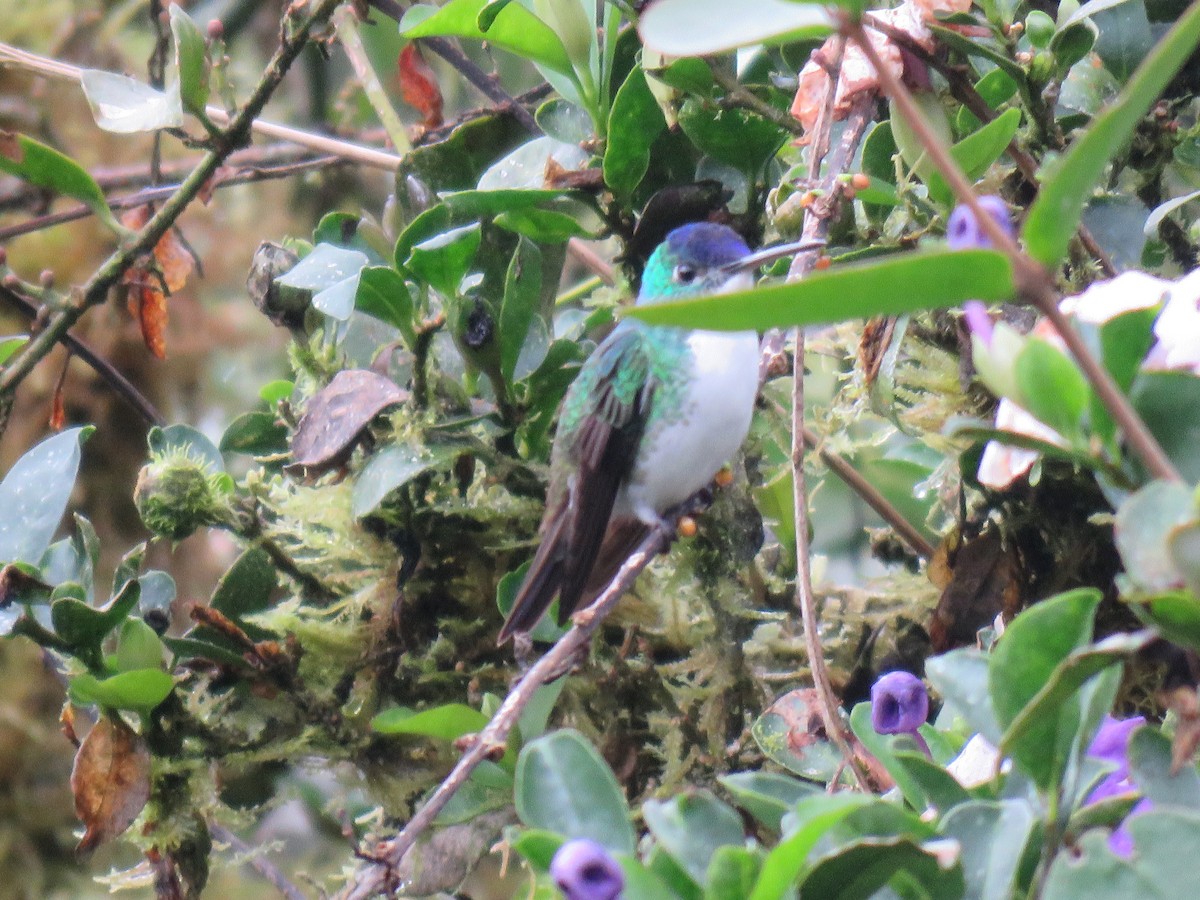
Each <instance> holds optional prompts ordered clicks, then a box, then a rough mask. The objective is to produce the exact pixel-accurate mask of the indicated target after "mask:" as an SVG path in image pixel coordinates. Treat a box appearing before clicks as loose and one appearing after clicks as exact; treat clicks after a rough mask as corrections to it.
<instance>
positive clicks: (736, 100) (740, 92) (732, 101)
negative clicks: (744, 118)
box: [705, 59, 804, 135]
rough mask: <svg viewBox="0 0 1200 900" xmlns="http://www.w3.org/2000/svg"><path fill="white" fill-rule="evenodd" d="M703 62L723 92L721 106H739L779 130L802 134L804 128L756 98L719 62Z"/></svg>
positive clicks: (783, 111)
mask: <svg viewBox="0 0 1200 900" xmlns="http://www.w3.org/2000/svg"><path fill="white" fill-rule="evenodd" d="M705 61H706V62H707V63H708V68H709V71H711V72H712V76H713V81H715V82H716V83H717V84H719V85H720V86H721V89H722V90H723V91H725V97H724V99H723V100H722V101H721V105H722V106H729V107H738V106H740V107H741V108H742V109H747V110H749V111H750V112H752V113H755V114H756V115H759V116H762V117H763V118H764V119H766V120H768V121H769V122H773V123H775V124H776V125H778V126H779V127H780V128H783V129H784V130H786V131H789V132H791V133H792V134H794V135H801V134H804V127H803V126H802V125H801V124H800V123H799V122H797V121H796V120H795V119H794V118H793V117H792V116H791V115H790V114H789V113H788V112H787V111H786V110H782V109H779V108H777V107H774V106H772V105H771V104H770V103H768V102H767V101H766V100H763V99H762V98H761V97H758V96H756V95H755V94H754V93H753V92H752V91H750V90H749V89H748V88H747V87H746V86H745V85H743V84H742V83H741V82H740V81H738V80H737V77H736V76H734V75H732V74H731V73H730V72H729V71H727V70H726V68H725V67H724V66H722V65H721V63H720V62H719V61H717V60H715V59H708V60H705Z"/></svg>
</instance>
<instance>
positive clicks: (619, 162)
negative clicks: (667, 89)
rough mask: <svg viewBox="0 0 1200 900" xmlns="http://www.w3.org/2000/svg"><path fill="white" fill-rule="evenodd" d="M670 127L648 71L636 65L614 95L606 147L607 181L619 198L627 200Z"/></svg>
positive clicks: (648, 166)
mask: <svg viewBox="0 0 1200 900" xmlns="http://www.w3.org/2000/svg"><path fill="white" fill-rule="evenodd" d="M666 127H667V120H666V119H665V118H663V113H662V109H660V108H659V105H658V101H657V100H655V99H654V94H652V93H651V92H650V88H649V86H648V85H647V84H646V73H645V72H643V71H642V69H641V67H640V66H634V68H633V70H632V71H631V72H630V73H629V77H627V78H626V79H625V83H624V84H622V85H621V88H620V90H618V91H617V96H616V97H614V98H613V104H612V109H611V110H610V111H609V114H608V137H607V143H606V144H605V149H604V183H605V184H607V185H608V187H609V189H610V190H611V191H612V192H613V193H614V194H615V195H616V196H617V198H618V199H621V200H627V199H628V198H629V196H630V195H631V194H633V191H634V189H635V188H637V186H638V185H639V184H641V183H642V179H643V178H644V177H645V176H646V170H647V169H649V168H650V148H651V147H652V146H653V145H654V141H655V140H656V139H657V138H658V136H659V135H660V134H661V133H662V131H663V129H664V128H666Z"/></svg>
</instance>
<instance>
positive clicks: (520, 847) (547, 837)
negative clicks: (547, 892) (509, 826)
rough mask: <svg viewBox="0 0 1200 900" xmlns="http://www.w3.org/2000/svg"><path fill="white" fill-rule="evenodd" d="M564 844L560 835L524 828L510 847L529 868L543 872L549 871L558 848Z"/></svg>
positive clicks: (538, 829)
mask: <svg viewBox="0 0 1200 900" xmlns="http://www.w3.org/2000/svg"><path fill="white" fill-rule="evenodd" d="M565 843H566V841H565V840H563V836H562V835H561V834H555V833H554V832H552V831H543V830H541V829H540V828H525V829H523V830H522V831H521V833H520V834H518V835H517V836H516V837H515V838H514V839H513V840H512V842H511V846H512V848H513V850H515V851H516V852H517V853H520V854H521V855H522V856H523V857H525V860H526V862H528V863H529V864H530V865H531V866H533V867H534V868H535V869H538V870H540V871H542V872H545V871H547V870H549V868H550V863H551V862H552V861H553V860H554V854H555V853H557V852H558V848H559V847H561V846H562V845H563V844H565Z"/></svg>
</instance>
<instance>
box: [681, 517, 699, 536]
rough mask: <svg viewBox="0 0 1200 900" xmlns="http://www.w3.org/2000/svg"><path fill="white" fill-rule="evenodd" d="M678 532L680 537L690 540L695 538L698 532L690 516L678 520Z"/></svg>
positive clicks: (694, 521)
mask: <svg viewBox="0 0 1200 900" xmlns="http://www.w3.org/2000/svg"><path fill="white" fill-rule="evenodd" d="M677 530H678V532H679V536H680V537H685V538H690V537H695V536H696V532H697V531H698V530H699V529H698V528H697V526H696V520H695V519H693V518H692V517H691V516H684V517H683V518H682V519H680V520H679V526H678V529H677Z"/></svg>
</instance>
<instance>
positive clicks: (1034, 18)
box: [1025, 9, 1057, 49]
mask: <svg viewBox="0 0 1200 900" xmlns="http://www.w3.org/2000/svg"><path fill="white" fill-rule="evenodd" d="M1056 30H1057V26H1056V25H1055V24H1054V20H1053V19H1052V18H1050V17H1049V16H1048V15H1046V14H1045V13H1044V12H1042V11H1041V10H1040V9H1035V10H1034V11H1033V12H1031V13H1030V14H1029V15H1028V16H1026V17H1025V34H1026V35H1027V36H1028V37H1029V43H1031V44H1033V46H1035V47H1037V48H1039V49H1045V48H1046V47H1049V46H1050V39H1051V38H1053V37H1054V32H1055V31H1056Z"/></svg>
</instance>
